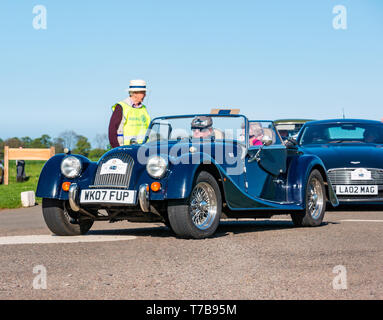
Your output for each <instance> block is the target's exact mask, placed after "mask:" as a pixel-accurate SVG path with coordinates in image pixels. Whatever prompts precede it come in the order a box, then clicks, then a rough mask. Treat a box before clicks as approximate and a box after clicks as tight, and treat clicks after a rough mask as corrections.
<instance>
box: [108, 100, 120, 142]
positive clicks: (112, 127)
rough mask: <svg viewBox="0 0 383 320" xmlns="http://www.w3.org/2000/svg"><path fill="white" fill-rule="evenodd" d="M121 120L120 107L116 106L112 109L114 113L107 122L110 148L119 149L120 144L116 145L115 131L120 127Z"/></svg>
mask: <svg viewBox="0 0 383 320" xmlns="http://www.w3.org/2000/svg"><path fill="white" fill-rule="evenodd" d="M121 120H122V107H121V106H120V105H119V104H118V105H116V108H115V109H114V112H113V113H112V116H111V118H110V122H109V130H108V131H109V143H110V145H111V146H112V148H116V147H119V146H120V144H119V143H118V139H117V130H118V127H119V126H120V123H121Z"/></svg>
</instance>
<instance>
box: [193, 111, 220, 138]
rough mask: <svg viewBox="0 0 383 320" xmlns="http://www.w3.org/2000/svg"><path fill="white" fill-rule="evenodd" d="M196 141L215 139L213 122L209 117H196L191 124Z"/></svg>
mask: <svg viewBox="0 0 383 320" xmlns="http://www.w3.org/2000/svg"><path fill="white" fill-rule="evenodd" d="M191 129H192V131H193V138H194V139H208V138H212V137H214V131H213V120H212V118H211V117H208V116H199V117H195V118H194V119H193V121H192V123H191Z"/></svg>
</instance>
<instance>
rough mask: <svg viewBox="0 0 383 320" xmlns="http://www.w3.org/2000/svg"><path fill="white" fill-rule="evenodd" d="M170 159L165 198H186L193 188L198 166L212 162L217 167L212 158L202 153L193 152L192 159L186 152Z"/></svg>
mask: <svg viewBox="0 0 383 320" xmlns="http://www.w3.org/2000/svg"><path fill="white" fill-rule="evenodd" d="M196 159H198V161H196ZM170 161H171V163H172V164H171V169H170V174H169V177H168V186H167V193H166V198H167V199H186V198H188V197H189V195H190V193H191V191H192V189H193V183H194V179H195V175H196V173H197V171H198V168H199V167H200V166H201V165H203V164H213V165H215V166H216V167H217V165H216V163H215V161H214V159H213V158H212V157H210V156H209V155H207V154H204V153H198V154H197V153H195V154H193V159H191V157H190V155H188V154H186V155H183V156H181V157H178V158H176V159H170Z"/></svg>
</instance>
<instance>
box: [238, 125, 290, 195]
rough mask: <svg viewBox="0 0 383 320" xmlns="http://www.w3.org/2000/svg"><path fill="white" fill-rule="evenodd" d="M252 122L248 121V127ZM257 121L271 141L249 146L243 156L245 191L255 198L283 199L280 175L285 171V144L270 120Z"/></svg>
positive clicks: (283, 192)
mask: <svg viewBox="0 0 383 320" xmlns="http://www.w3.org/2000/svg"><path fill="white" fill-rule="evenodd" d="M252 122H253V121H251V122H249V127H250V126H251V124H252ZM257 122H258V123H260V124H261V126H262V129H263V135H264V136H266V135H267V136H269V137H270V138H271V140H272V143H271V144H270V145H268V146H266V145H265V146H261V145H255V146H250V147H249V149H248V153H247V155H246V158H245V176H244V178H245V187H246V192H247V193H248V194H249V195H250V196H253V197H256V198H262V199H266V200H272V201H285V199H286V192H285V189H284V188H283V180H282V179H281V178H280V175H281V174H282V175H283V173H285V172H286V162H287V149H286V146H285V145H284V144H283V143H282V141H281V139H280V137H279V135H278V134H277V132H276V130H275V128H274V126H273V124H272V123H271V122H268V121H257Z"/></svg>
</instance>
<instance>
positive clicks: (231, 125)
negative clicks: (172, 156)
mask: <svg viewBox="0 0 383 320" xmlns="http://www.w3.org/2000/svg"><path fill="white" fill-rule="evenodd" d="M245 119H246V118H245V117H243V116H235V117H234V116H227V117H223V116H214V115H205V116H198V115H197V116H184V117H176V118H173V117H168V118H167V117H164V118H157V119H154V120H153V121H152V123H151V126H150V128H149V130H148V132H147V140H146V142H153V141H181V140H201V139H202V140H212V141H216V140H226V141H228V140H231V141H237V142H241V143H245V141H246V139H245V135H244V130H243V128H244V126H245Z"/></svg>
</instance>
